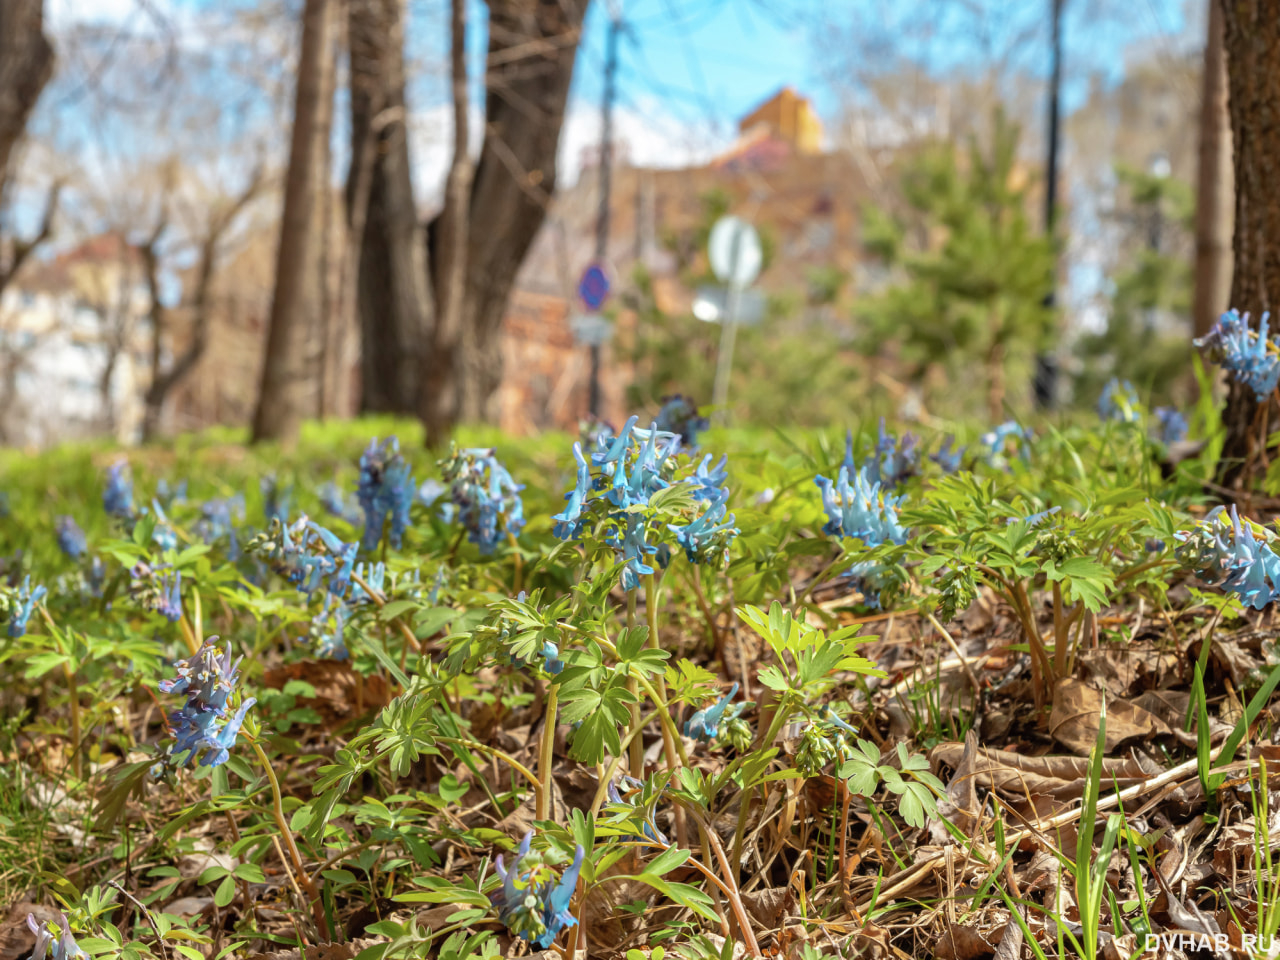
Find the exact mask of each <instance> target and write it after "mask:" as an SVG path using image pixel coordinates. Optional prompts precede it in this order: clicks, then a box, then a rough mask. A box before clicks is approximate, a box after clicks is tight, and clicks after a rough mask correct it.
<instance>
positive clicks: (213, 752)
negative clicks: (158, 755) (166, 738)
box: [160, 637, 257, 767]
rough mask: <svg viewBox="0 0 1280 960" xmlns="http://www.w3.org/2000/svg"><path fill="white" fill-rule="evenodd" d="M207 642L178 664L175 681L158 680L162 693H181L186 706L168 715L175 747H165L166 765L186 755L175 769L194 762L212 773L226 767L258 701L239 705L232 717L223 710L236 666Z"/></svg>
mask: <svg viewBox="0 0 1280 960" xmlns="http://www.w3.org/2000/svg"><path fill="white" fill-rule="evenodd" d="M217 639H218V638H217V637H210V638H209V639H208V640H206V641H205V643H204V646H202V647H201V648H200V649H199V651H197V652H196V653H195V655H193V656H192V657H191V658H190V659H187V660H179V661H178V663H177V671H178V676H177V677H176V678H175V679H173V680H161V681H160V690H161V691H162V692H164V693H179V694H182V693H185V694H186V695H187V702H186V703H185V704H183V705H182V706H181V707H180V708H179V709H177V710H175V711H174V712H173V713H172V714H170V715H169V726H170V727H171V728H172V731H173V738H174V742H173V743H172V744H171V745H170V746H169V750H168V753H167V755H166V758H165V763H166V764H169V765H173V764H174V762H175V759H176V758H177V757H178V756H180V755H182V754H186V757H185V758H184V759H183V761H182V763H181V764H179V765H180V766H186V765H188V764H190V763H191V761H193V760H195V759H196V758H197V757H198V758H199V760H200V764H201V766H205V767H216V766H220V765H221V764H224V763H226V762H227V758H228V757H229V756H230V749H231V747H233V746H235V742H236V737H237V736H238V735H239V733H240V725H241V724H242V723H244V718H245V714H246V713H248V712H249V708H250V707H252V706H253V705H254V704H255V703H256V702H257V701H256V700H255V699H254V698H253V697H249V698H248V699H247V700H245V701H244V702H242V703H241V704H240V708H239V709H238V710H236V711H235V712H234V713H232V712H231V709H230V707H229V706H228V701H229V700H230V698H231V694H232V693H233V692H234V691H235V686H236V680H237V679H238V676H237V673H238V670H239V667H240V660H238V659H232V656H231V644H230V643H228V644H227V649H226V651H225V652H224V651H220V650H219V649H218V647H217V645H216V644H215V643H214V641H215V640H217Z"/></svg>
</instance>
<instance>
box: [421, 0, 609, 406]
mask: <svg viewBox="0 0 1280 960" xmlns="http://www.w3.org/2000/svg"><path fill="white" fill-rule="evenodd" d="M586 7H587V0H489V56H488V65H487V72H486V79H487V91H486V95H485V137H484V144H483V146H482V148H481V151H480V159H479V161H478V162H477V163H476V166H475V173H474V177H473V180H472V185H471V195H470V197H469V199H468V204H467V206H468V220H469V223H470V225H471V227H470V229H469V231H468V241H467V253H466V261H467V262H466V272H465V281H464V297H463V308H462V314H461V322H460V327H459V339H458V349H457V352H456V354H455V355H454V356H453V358H452V360H453V373H452V377H453V380H454V382H455V384H456V386H455V389H454V390H453V392H452V393H453V395H452V396H447V395H446V394H445V393H443V392H441V393H440V394H439V396H438V398H436V399H435V400H434V401H432V402H433V403H438V404H440V405H448V404H453V405H454V409H453V411H452V412H451V413H447V414H437V413H436V411H435V410H434V409H428V406H429V405H428V403H426V402H424V410H423V419H424V421H426V422H428V423H430V422H432V421H433V420H434V421H435V422H437V423H438V424H444V423H448V424H452V423H453V422H456V421H457V420H479V419H484V418H485V417H486V416H487V414H488V413H489V411H488V409H487V408H488V405H489V402H490V399H491V398H492V396H493V393H494V390H495V389H496V387H497V385H498V382H499V380H500V379H501V376H502V369H501V352H500V349H499V345H498V342H497V333H498V329H499V327H500V326H501V324H502V317H503V314H504V312H505V310H506V305H507V300H508V298H509V297H510V294H511V288H512V286H513V285H514V283H515V278H516V273H517V271H518V270H519V268H520V265H521V263H522V262H523V261H524V258H525V255H526V254H527V253H528V251H529V247H530V246H531V245H532V244H533V240H534V237H535V236H536V235H537V233H538V230H539V229H540V228H541V227H542V223H543V221H544V220H545V219H546V214H547V206H548V203H549V202H550V198H551V194H552V193H553V192H554V190H555V184H556V151H557V148H558V145H559V141H560V128H561V126H562V125H563V123H564V112H565V104H566V100H567V98H568V94H569V84H570V81H571V80H572V77H573V63H574V58H575V56H576V54H577V49H578V39H579V35H580V32H581V27H582V18H583V15H584V13H585V12H586ZM451 215H452V211H450V210H449V207H448V202H447V201H446V208H445V210H444V211H442V212H441V214H440V216H438V217H437V218H436V219H435V221H433V222H432V224H431V227H430V231H429V233H430V241H431V243H430V246H431V253H432V269H433V278H434V281H435V282H434V286H435V289H436V306H437V311H439V310H440V309H441V303H442V301H441V296H440V293H441V290H442V289H443V287H444V278H443V273H442V271H443V269H444V268H445V267H447V266H448V263H449V261H448V258H447V257H441V256H439V251H440V250H441V248H442V246H443V245H444V244H445V243H446V242H447V240H446V233H445V229H444V228H445V227H446V226H447V225H448V224H449V222H450V216H451ZM436 362H438V361H437V360H436V359H435V358H433V360H432V363H433V364H434V363H436ZM429 380H434V377H429ZM436 429H437V431H439V430H440V429H441V427H439V426H437V428H436Z"/></svg>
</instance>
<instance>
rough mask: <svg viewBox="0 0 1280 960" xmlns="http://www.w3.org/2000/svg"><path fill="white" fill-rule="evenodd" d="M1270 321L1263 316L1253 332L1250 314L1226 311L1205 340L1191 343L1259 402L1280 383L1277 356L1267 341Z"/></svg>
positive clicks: (1204, 337) (1265, 314)
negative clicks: (1247, 389) (1243, 386)
mask: <svg viewBox="0 0 1280 960" xmlns="http://www.w3.org/2000/svg"><path fill="white" fill-rule="evenodd" d="M1269 318H1270V314H1268V313H1264V314H1263V315H1262V319H1261V321H1260V322H1259V324H1258V329H1257V330H1254V329H1253V328H1252V327H1250V326H1249V314H1247V313H1246V314H1244V315H1241V314H1240V313H1239V312H1238V311H1236V310H1234V309H1232V310H1228V311H1227V312H1226V313H1224V314H1223V315H1222V316H1221V317H1219V318H1218V322H1217V323H1215V324H1214V325H1213V328H1212V329H1211V330H1210V331H1209V332H1208V333H1207V334H1205V336H1203V337H1200V338H1199V339H1197V340H1195V341H1193V342H1194V343H1195V345H1196V346H1197V347H1200V348H1202V349H1203V350H1204V351H1205V352H1206V354H1207V355H1208V357H1209V359H1210V360H1214V361H1216V362H1218V363H1221V364H1222V366H1224V367H1225V368H1226V369H1227V370H1228V371H1229V372H1230V373H1231V375H1232V376H1233V377H1235V379H1236V380H1238V381H1239V382H1240V383H1243V384H1244V385H1245V386H1247V387H1249V388H1250V389H1251V390H1253V392H1254V395H1255V396H1256V397H1257V399H1258V401H1259V402H1261V401H1262V400H1264V399H1265V398H1266V397H1267V396H1268V395H1269V394H1270V393H1271V392H1272V391H1273V390H1275V388H1276V384H1277V382H1280V355H1277V353H1276V352H1275V351H1274V350H1273V349H1272V347H1273V346H1274V344H1272V343H1271V342H1270V341H1269V340H1268V339H1267V333H1268V328H1267V321H1268V319H1269Z"/></svg>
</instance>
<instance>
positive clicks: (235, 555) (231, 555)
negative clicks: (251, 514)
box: [195, 493, 244, 563]
mask: <svg viewBox="0 0 1280 960" xmlns="http://www.w3.org/2000/svg"><path fill="white" fill-rule="evenodd" d="M243 519H244V494H242V493H237V494H236V495H235V496H234V497H225V498H219V499H214V500H206V501H205V502H204V503H202V504H201V505H200V519H199V520H197V521H196V525H195V533H196V536H198V537H199V538H200V539H201V540H203V541H204V542H205V543H208V544H213V543H217V542H218V541H219V540H222V539H223V538H226V540H227V559H228V560H230V561H231V562H232V563H235V562H236V561H237V560H239V559H240V540H239V538H238V537H237V536H236V528H235V523H236V521H237V520H243Z"/></svg>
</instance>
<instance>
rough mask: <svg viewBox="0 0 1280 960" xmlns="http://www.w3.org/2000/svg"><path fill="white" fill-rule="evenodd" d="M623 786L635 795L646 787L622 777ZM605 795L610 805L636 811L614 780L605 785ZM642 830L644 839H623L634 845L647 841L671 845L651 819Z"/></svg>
mask: <svg viewBox="0 0 1280 960" xmlns="http://www.w3.org/2000/svg"><path fill="white" fill-rule="evenodd" d="M622 785H623V786H624V787H626V788H627V789H628V791H629V793H631V794H634V793H635V792H636V791H639V790H641V789H643V787H644V784H643V783H641V782H640V781H639V780H635V779H633V778H631V777H628V776H623V777H622ZM605 795H606V796H607V797H608V798H609V802H610V803H615V804H617V805H619V806H622V807H627V808H630V809H632V810H634V809H635V806H636V805H635V804H634V803H632V802H631V801H630V800H628V799H627V798H625V797H623V796H622V792H621V791H620V790H618V786H617V784H615V783H614V782H613V781H612V780H610V781H609V782H608V784H606V785H605ZM642 829H643V830H644V836H642V837H637V836H629V837H627V836H624V837H622V839H623V840H626V841H631V842H633V843H636V842H638V843H643V842H644V841H645V840H652V841H654V842H655V843H660V844H662V845H663V846H664V847H665V846H667V845H668V844H669V843H670V841H669V840H667V838H666V836H665V835H664V834H663V832H662V831H661V830H659V829H658V828H657V826H656V825H655V824H654V823H653V820H652V819H650V818H649V817H645V819H644V827H643V828H642Z"/></svg>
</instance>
